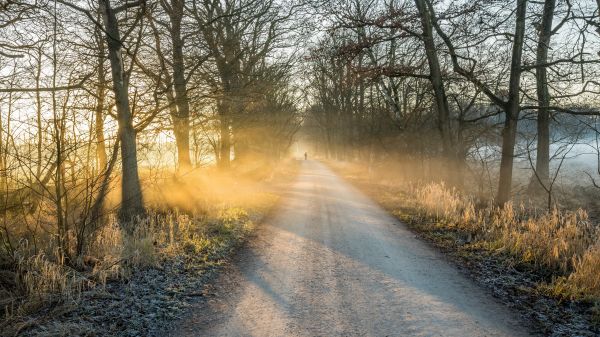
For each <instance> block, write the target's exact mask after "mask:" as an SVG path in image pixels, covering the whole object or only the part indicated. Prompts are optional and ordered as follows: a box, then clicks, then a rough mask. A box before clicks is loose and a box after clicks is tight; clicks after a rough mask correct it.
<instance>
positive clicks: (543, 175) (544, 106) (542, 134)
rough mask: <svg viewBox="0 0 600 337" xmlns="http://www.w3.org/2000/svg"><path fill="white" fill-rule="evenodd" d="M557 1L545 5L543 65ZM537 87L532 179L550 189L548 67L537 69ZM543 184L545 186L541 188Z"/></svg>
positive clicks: (540, 59) (539, 61) (539, 57)
mask: <svg viewBox="0 0 600 337" xmlns="http://www.w3.org/2000/svg"><path fill="white" fill-rule="evenodd" d="M555 7H556V0H546V2H545V3H544V13H543V15H542V25H541V29H540V36H539V39H538V44H537V54H536V63H537V65H538V66H539V65H543V64H545V63H547V61H548V49H549V48H550V38H551V37H552V19H553V18H554V9H555ZM535 75H536V87H537V97H538V105H539V106H540V108H539V109H538V115H537V153H536V161H535V171H536V172H535V174H534V176H533V177H532V178H531V179H532V181H531V182H532V185H533V186H538V187H542V188H545V189H548V188H549V181H550V110H549V109H548V106H549V105H550V92H549V91H548V74H547V69H546V67H543V66H542V67H538V68H536V72H535ZM536 175H537V176H536ZM540 184H542V185H543V186H539V185H540Z"/></svg>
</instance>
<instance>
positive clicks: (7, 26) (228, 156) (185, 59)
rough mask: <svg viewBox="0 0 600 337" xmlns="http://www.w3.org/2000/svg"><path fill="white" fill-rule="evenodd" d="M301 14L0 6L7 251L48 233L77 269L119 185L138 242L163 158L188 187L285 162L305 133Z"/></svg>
mask: <svg viewBox="0 0 600 337" xmlns="http://www.w3.org/2000/svg"><path fill="white" fill-rule="evenodd" d="M302 9H303V6H301V4H299V3H296V2H293V1H292V2H280V1H274V0H226V1H220V0H80V1H72V0H6V1H0V67H1V69H2V72H1V74H0V111H1V117H0V158H1V159H0V175H1V181H0V185H1V186H0V188H1V189H2V194H1V195H2V200H1V202H2V204H3V219H4V221H3V227H2V229H3V231H2V243H3V245H4V247H5V248H7V249H8V250H11V249H13V248H14V247H12V246H14V245H16V244H17V243H16V242H15V240H16V239H15V238H20V237H24V236H27V235H26V234H27V232H31V233H34V232H38V230H39V229H40V228H42V229H45V230H46V231H47V232H48V233H50V235H51V236H53V237H56V242H57V246H58V247H59V249H61V250H62V252H63V253H62V254H64V255H65V256H66V258H68V257H69V256H71V255H72V256H79V255H80V254H81V253H82V250H83V249H84V247H85V245H86V240H88V238H90V237H92V236H93V235H92V234H93V233H94V232H95V231H96V230H97V229H98V228H100V227H101V223H102V219H103V218H104V216H105V214H106V213H107V212H110V210H107V209H106V199H107V195H108V194H109V192H110V189H111V186H112V185H113V184H115V183H117V182H118V184H119V185H120V189H119V192H118V193H119V195H120V198H121V202H120V203H119V206H118V217H119V219H120V224H121V226H122V228H123V230H124V231H125V232H126V233H130V234H131V233H133V231H134V230H135V227H136V226H135V223H136V220H137V219H139V218H142V217H144V215H145V204H144V200H143V191H142V189H143V186H142V185H143V184H142V180H143V179H144V174H145V173H144V172H146V171H148V170H149V167H150V166H152V165H153V164H161V165H163V166H164V161H166V160H168V155H167V153H166V152H172V157H173V158H174V161H173V162H172V163H170V165H171V166H173V167H176V170H177V174H178V175H180V176H182V177H183V176H185V173H186V172H188V171H189V170H191V169H193V168H195V167H198V166H201V165H203V164H204V163H205V162H207V161H213V162H216V163H217V164H218V166H219V167H220V168H222V169H223V170H228V169H229V168H230V166H231V164H232V160H235V161H243V160H244V159H245V158H252V157H253V156H259V157H261V158H266V159H268V160H272V159H277V158H280V157H282V156H283V155H284V154H285V151H286V149H287V148H288V147H289V146H290V144H291V142H292V139H293V135H294V134H295V133H296V131H297V130H298V128H299V126H300V121H301V120H300V113H299V109H298V106H299V104H298V101H299V100H300V99H301V96H300V95H299V94H298V90H299V88H298V87H297V86H296V85H295V83H294V82H293V80H292V79H293V77H294V76H296V71H297V69H296V68H295V65H296V64H297V63H298V61H299V53H298V50H299V48H300V45H301V44H302V38H303V37H302V36H303V34H304V33H303V30H304V29H305V28H304V25H299V24H298V22H300V21H298V20H297V18H298V17H299V16H300V15H302ZM165 144H166V145H165ZM168 144H174V148H171V147H169V146H168ZM16 223H20V224H21V225H19V226H15V224H16ZM15 227H16V228H18V230H17V232H19V233H16V232H15V231H14V228H15ZM72 247H75V248H72ZM73 250H74V251H73Z"/></svg>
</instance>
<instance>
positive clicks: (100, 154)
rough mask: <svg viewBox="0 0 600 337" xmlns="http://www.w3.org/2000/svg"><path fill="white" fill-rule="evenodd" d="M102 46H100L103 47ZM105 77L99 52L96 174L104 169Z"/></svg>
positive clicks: (101, 56)
mask: <svg viewBox="0 0 600 337" xmlns="http://www.w3.org/2000/svg"><path fill="white" fill-rule="evenodd" d="M103 45H104V44H101V45H100V46H101V47H103ZM105 85H106V76H105V73H104V54H103V51H101V52H100V57H99V58H98V88H97V89H96V96H97V97H96V109H95V115H96V116H95V131H96V157H97V158H98V172H102V171H104V170H105V169H106V165H107V161H108V159H107V157H106V142H105V139H104V109H105V102H104V100H105V96H106V90H105V89H104V86H105Z"/></svg>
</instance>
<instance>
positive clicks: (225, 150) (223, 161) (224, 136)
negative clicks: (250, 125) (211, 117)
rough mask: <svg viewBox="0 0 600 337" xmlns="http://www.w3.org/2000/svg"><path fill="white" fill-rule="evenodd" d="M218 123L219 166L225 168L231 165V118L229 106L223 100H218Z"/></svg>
mask: <svg viewBox="0 0 600 337" xmlns="http://www.w3.org/2000/svg"><path fill="white" fill-rule="evenodd" d="M219 124H220V139H221V147H220V149H219V168H221V169H223V170H227V169H229V167H230V165H231V134H230V132H231V131H230V125H231V118H230V116H229V106H228V104H226V103H225V102H224V101H223V100H222V101H221V102H219Z"/></svg>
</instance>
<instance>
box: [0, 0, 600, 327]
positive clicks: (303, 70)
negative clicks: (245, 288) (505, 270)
mask: <svg viewBox="0 0 600 337" xmlns="http://www.w3.org/2000/svg"><path fill="white" fill-rule="evenodd" d="M0 69H1V71H0V191H1V192H0V208H1V209H2V218H1V220H0V307H2V308H3V311H2V312H3V313H2V315H3V316H0V318H1V319H3V321H4V323H3V325H0V326H1V327H6V329H7V331H10V333H12V334H18V333H20V332H21V331H27V329H29V323H27V324H26V323H24V322H31V321H30V320H28V319H27V317H29V316H30V315H34V314H35V313H36V312H38V311H39V310H41V308H45V307H48V306H55V305H56V303H64V302H65V301H77V299H78V298H80V297H81V296H82V295H81V293H82V292H86V291H91V289H95V288H98V287H103V286H105V285H106V283H107V282H110V281H111V280H116V281H115V282H118V280H122V279H127V278H128V277H131V275H133V274H135V273H136V271H137V270H140V268H142V269H143V268H146V267H147V266H155V265H157V264H160V263H161V261H162V262H164V261H171V260H172V259H177V258H180V257H181V256H188V255H190V256H192V255H202V254H204V255H202V256H204V257H203V258H202V259H201V260H202V261H201V262H198V264H201V263H206V261H207V260H211V259H213V255H214V256H218V258H221V256H222V255H227V252H229V250H230V249H233V248H231V247H234V246H235V245H236V244H237V242H239V241H241V240H243V237H245V234H246V232H247V231H250V229H249V227H251V226H250V224H251V223H252V222H259V221H260V220H259V219H260V218H261V216H263V215H264V214H266V213H267V212H268V209H269V207H270V206H271V205H273V204H274V203H275V202H276V198H277V196H276V195H274V194H277V193H274V192H272V190H273V188H272V186H271V185H273V184H274V183H273V182H274V181H275V182H279V181H280V180H281V181H285V179H288V178H290V177H293V175H294V172H295V170H297V165H298V160H299V159H304V158H303V156H304V154H305V153H306V154H307V156H308V159H318V160H323V161H324V162H327V163H330V164H331V165H332V166H333V167H338V166H339V167H340V172H344V174H347V175H348V176H353V175H354V176H360V177H363V178H369V183H368V184H369V186H370V187H369V188H373V186H375V185H376V186H378V187H377V188H378V189H379V190H378V191H380V193H379V194H381V195H382V193H383V192H381V191H386V193H387V192H389V191H390V189H392V190H394V189H396V188H397V189H398V190H397V191H402V192H398V193H405V194H406V195H409V196H410V197H409V200H411V202H412V203H411V204H410V206H411V207H413V208H414V209H416V210H418V211H419V212H421V213H419V214H423V216H427V217H429V218H435V219H437V220H436V221H441V222H444V223H446V224H449V223H452V224H453V225H452V226H451V227H452V230H453V231H454V230H456V229H457V228H458V229H459V230H461V231H464V232H465V233H468V237H469V240H468V241H469V242H471V241H472V240H482V241H483V242H487V243H490V242H493V243H494V245H500V246H499V247H500V248H502V249H504V250H503V251H506V252H508V254H513V255H514V256H519V257H522V258H523V260H525V261H526V262H527V263H531V264H533V265H534V266H535V268H537V269H539V268H544V269H547V270H550V271H549V273H551V274H552V277H551V278H549V280H550V281H549V282H548V283H549V284H546V285H545V286H546V289H551V290H547V292H549V293H553V295H552V296H558V297H561V298H569V299H581V298H585V299H586V300H589V299H592V300H591V301H592V302H593V303H597V301H598V299H599V298H600V277H599V276H598V275H600V269H599V268H600V241H598V240H599V239H598V230H597V216H598V215H600V208H599V207H600V204H599V203H598V200H600V199H599V197H600V134H599V132H600V130H599V129H598V128H599V125H600V123H599V122H600V121H599V120H598V118H599V115H600V108H599V107H600V82H599V81H598V78H599V76H600V0H540V1H534V0H529V1H528V0H507V1H489V0H470V1H462V0H460V1H444V0H439V1H438V0H414V1H413V0H330V1H326V0H289V1H287V0H0ZM290 158H292V160H290ZM294 159H295V160H294ZM341 163H345V164H341ZM336 165H338V166H336ZM342 166H343V167H342ZM350 167H351V168H350ZM282 184H283V183H282ZM269 186H271V187H269ZM378 201H380V202H381V203H383V204H385V203H386V200H378ZM403 203H405V202H403ZM396 206H398V205H392V206H390V207H391V208H394V207H396ZM580 208H583V209H580ZM511 212H512V213H511ZM588 213H589V215H588ZM515 214H516V215H515ZM486 226H487V227H486ZM461 235H462V234H461ZM498 242H500V243H498ZM490 245H493V244H491V243H490ZM224 247H226V248H224ZM494 247H496V246H494ZM496 248H498V247H496ZM500 248H498V249H500ZM494 249H495V248H494ZM199 268H200V267H199ZM202 268H204V267H202ZM535 268H534V269H535ZM594 301H595V302H594ZM32 303H34V304H32ZM598 306H600V305H598V304H596V309H595V310H596V313H595V315H596V316H594V317H596V319H597V320H598V321H600V318H598V317H600V314H599V312H600V310H599V309H597V307H598ZM8 327H11V328H10V329H9V328H8Z"/></svg>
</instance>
